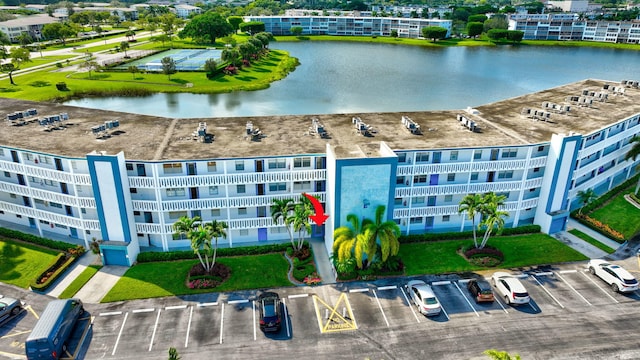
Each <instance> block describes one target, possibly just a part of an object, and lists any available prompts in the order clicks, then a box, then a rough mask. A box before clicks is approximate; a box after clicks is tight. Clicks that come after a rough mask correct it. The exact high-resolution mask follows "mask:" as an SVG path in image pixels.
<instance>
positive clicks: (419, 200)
mask: <svg viewBox="0 0 640 360" xmlns="http://www.w3.org/2000/svg"><path fill="white" fill-rule="evenodd" d="M411 203H412V204H424V196H418V197H414V198H412V199H411Z"/></svg>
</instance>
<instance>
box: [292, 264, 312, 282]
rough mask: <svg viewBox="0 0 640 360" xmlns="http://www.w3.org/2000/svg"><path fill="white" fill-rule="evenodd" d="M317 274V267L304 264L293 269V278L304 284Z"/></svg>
mask: <svg viewBox="0 0 640 360" xmlns="http://www.w3.org/2000/svg"><path fill="white" fill-rule="evenodd" d="M315 272H316V267H315V265H313V264H312V263H311V264H302V265H298V266H296V267H294V268H293V272H292V275H293V277H294V278H295V279H296V280H298V281H300V282H304V279H305V278H306V277H307V276H309V275H311V274H313V273H315Z"/></svg>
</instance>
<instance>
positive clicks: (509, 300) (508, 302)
mask: <svg viewBox="0 0 640 360" xmlns="http://www.w3.org/2000/svg"><path fill="white" fill-rule="evenodd" d="M504 302H505V303H507V305H510V304H511V299H509V295H505V296H504Z"/></svg>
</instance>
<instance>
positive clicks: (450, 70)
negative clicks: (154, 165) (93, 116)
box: [66, 42, 640, 118]
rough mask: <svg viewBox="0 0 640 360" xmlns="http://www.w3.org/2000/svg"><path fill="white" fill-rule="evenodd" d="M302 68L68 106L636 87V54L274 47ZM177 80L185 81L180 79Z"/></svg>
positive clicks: (336, 102) (320, 101) (304, 104)
mask: <svg viewBox="0 0 640 360" xmlns="http://www.w3.org/2000/svg"><path fill="white" fill-rule="evenodd" d="M271 47H272V48H277V49H284V50H287V51H289V52H290V53H291V55H292V56H295V57H297V58H299V59H300V63H301V65H300V66H298V67H297V68H296V70H295V71H294V72H292V73H291V74H289V76H287V77H286V78H285V79H283V80H281V81H278V82H275V83H272V84H271V87H269V88H268V89H266V90H260V91H249V92H245V91H241V92H234V93H225V94H210V95H203V94H186V93H182V94H155V95H152V96H148V97H144V98H139V97H133V98H128V97H110V98H91V99H81V100H73V101H69V102H67V103H66V104H68V105H75V106H83V107H89V108H96V109H107V110H116V111H125V112H134V113H140V114H148V115H157V116H166V117H181V118H188V117H212V116H258V115H286V114H330V113H348V112H387V111H388V112H400V111H422V110H448V109H463V108H466V107H467V106H478V105H482V104H486V103H491V102H494V101H498V100H503V99H506V98H510V97H514V96H519V95H522V94H526V93H530V92H535V91H539V90H543V89H547V88H550V87H555V86H559V85H564V84H567V83H570V82H574V81H578V80H582V79H587V78H593V79H604V80H611V81H620V80H623V79H633V80H638V79H640V51H624V50H611V49H596V48H565V47H524V46H523V47H511V46H500V47H454V48H442V49H431V48H419V47H413V46H396V45H382V44H360V43H348V42H344V43H343V42H301V43H272V44H271ZM178 76H179V75H178Z"/></svg>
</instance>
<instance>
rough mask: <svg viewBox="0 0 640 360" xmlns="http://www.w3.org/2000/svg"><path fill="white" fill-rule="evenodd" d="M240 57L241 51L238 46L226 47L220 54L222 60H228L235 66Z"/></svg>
mask: <svg viewBox="0 0 640 360" xmlns="http://www.w3.org/2000/svg"><path fill="white" fill-rule="evenodd" d="M239 57H240V52H239V51H238V49H236V48H231V49H224V50H222V53H221V54H220V59H221V60H222V61H224V62H228V63H230V64H231V65H234V66H235V65H236V64H237V62H238V58H239Z"/></svg>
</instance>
